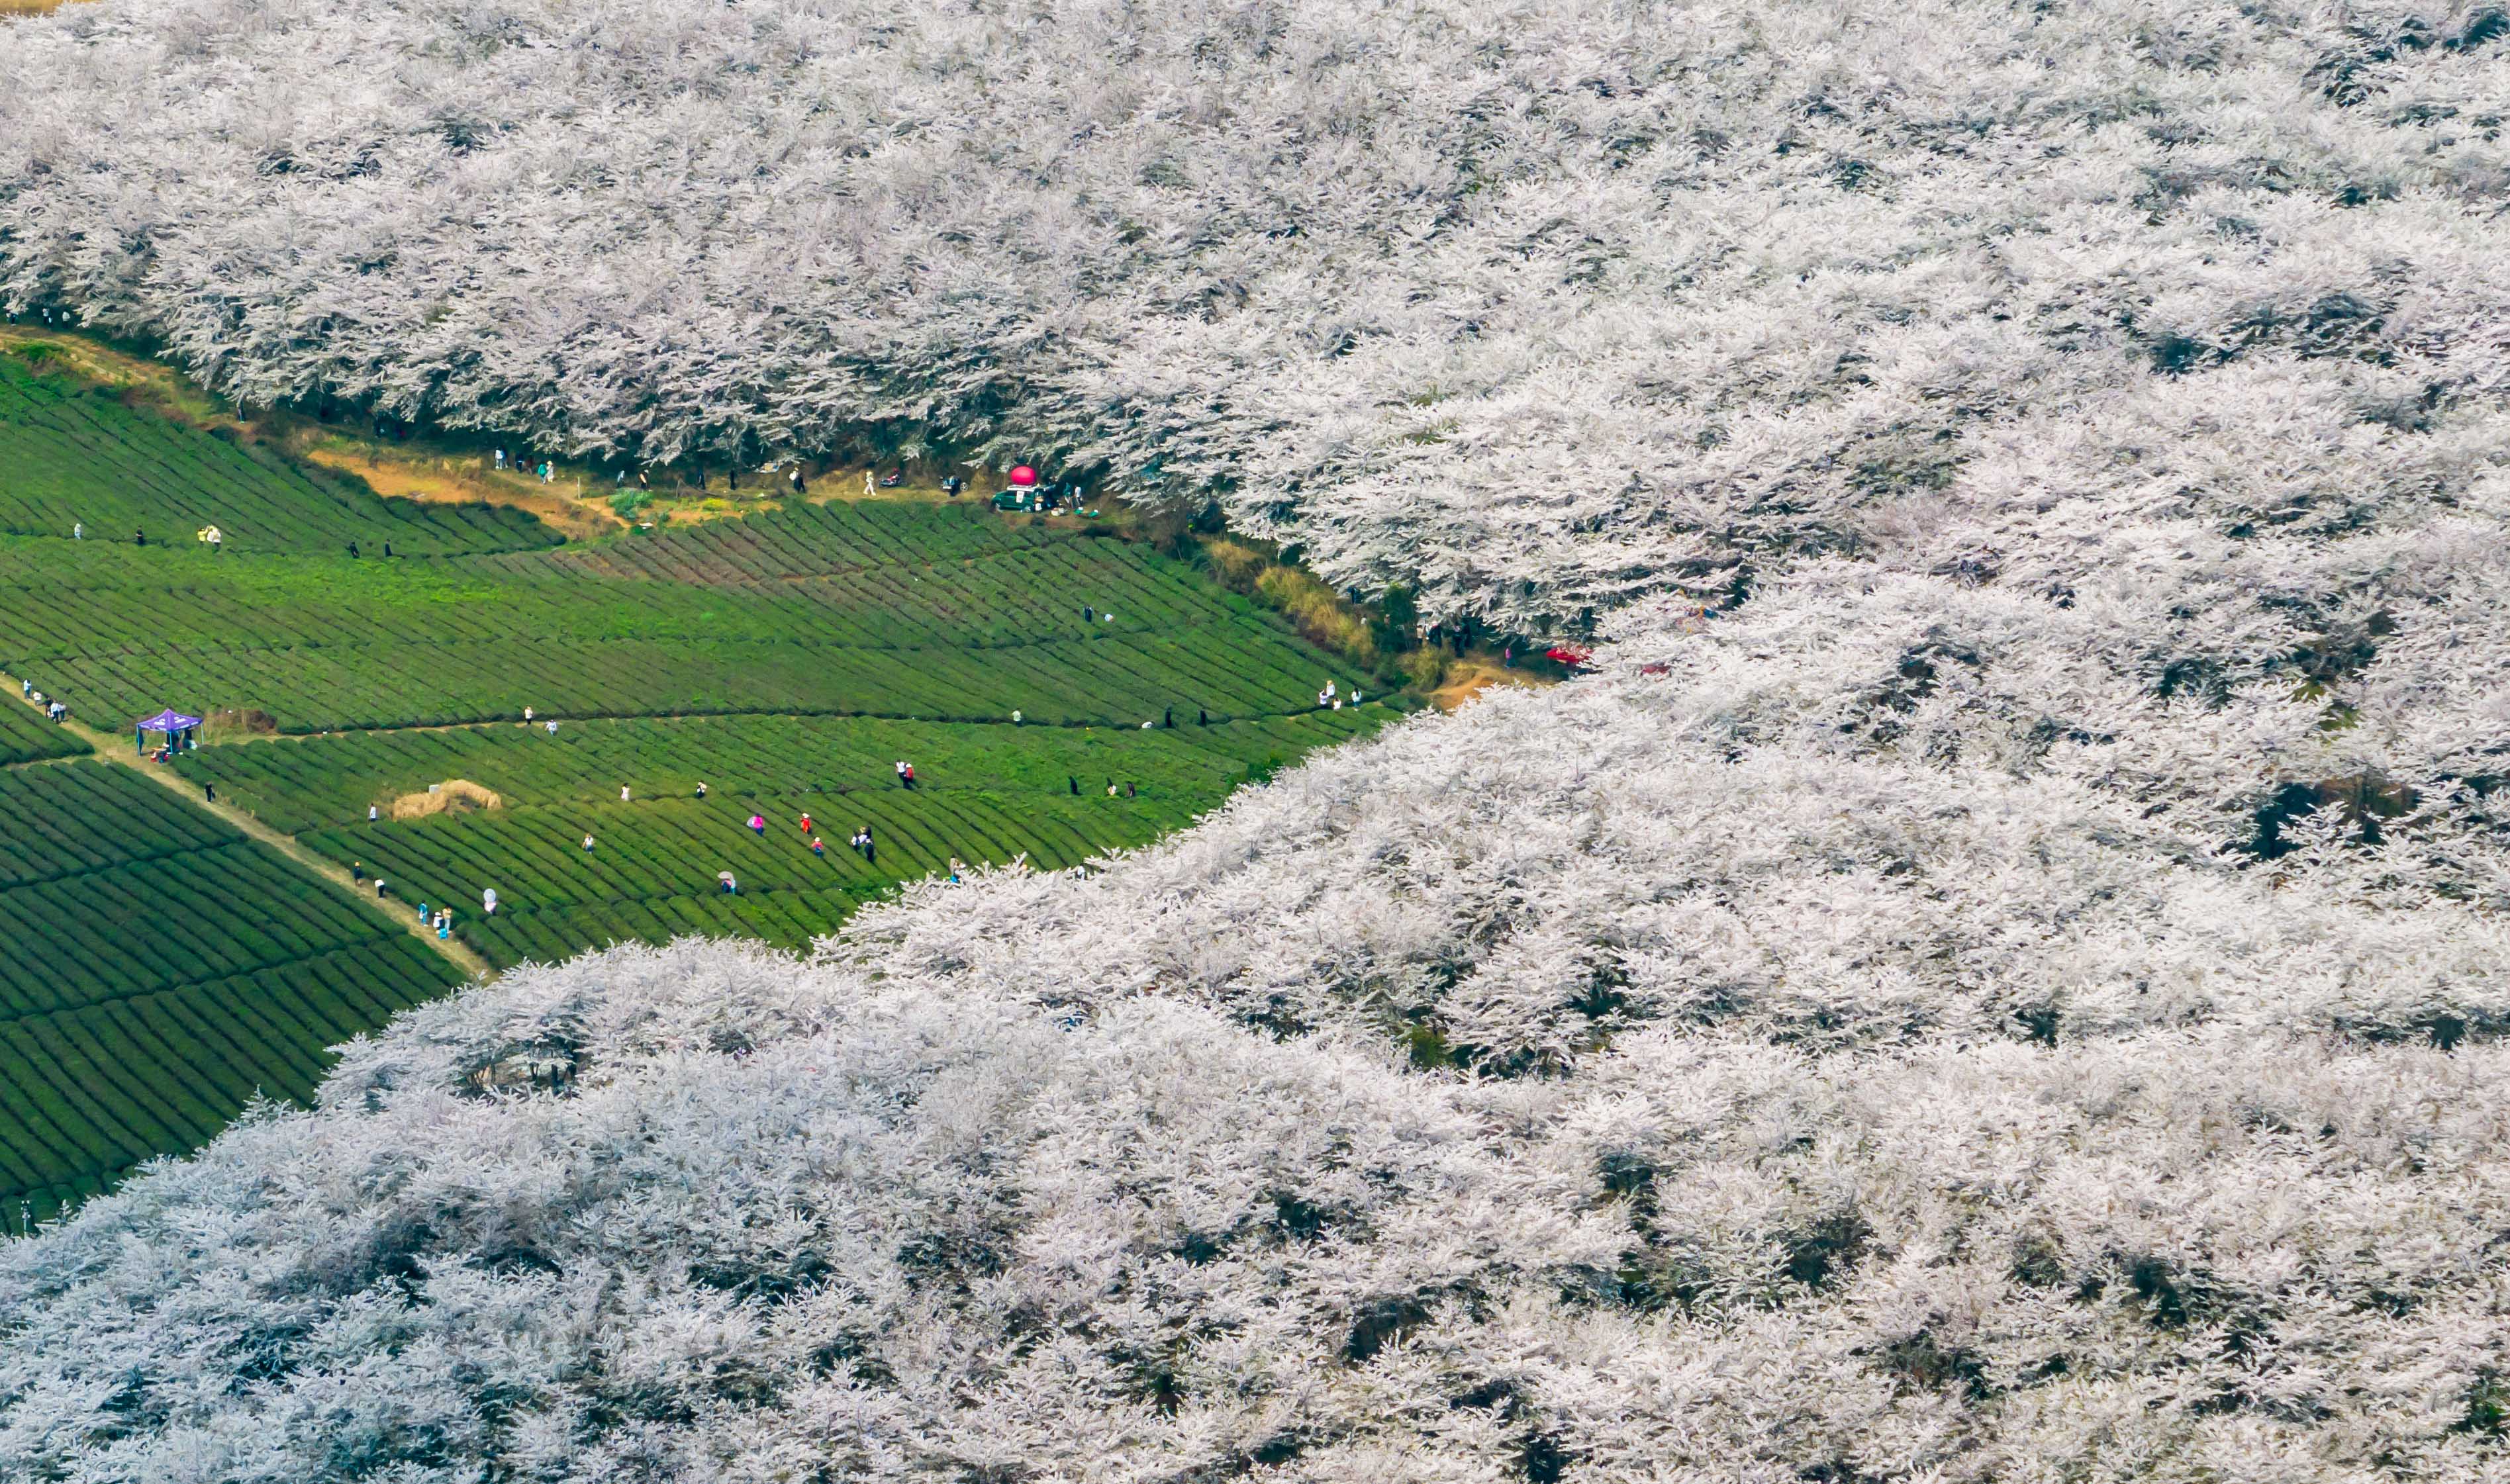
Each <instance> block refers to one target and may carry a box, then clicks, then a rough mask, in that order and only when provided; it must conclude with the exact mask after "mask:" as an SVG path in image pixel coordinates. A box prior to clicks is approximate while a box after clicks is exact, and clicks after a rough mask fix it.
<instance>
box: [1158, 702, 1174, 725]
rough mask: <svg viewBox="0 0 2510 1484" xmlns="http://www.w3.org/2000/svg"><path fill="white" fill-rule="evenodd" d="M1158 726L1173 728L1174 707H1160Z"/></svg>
mask: <svg viewBox="0 0 2510 1484" xmlns="http://www.w3.org/2000/svg"><path fill="white" fill-rule="evenodd" d="M1175 725H1176V707H1174V706H1162V707H1161V708H1160V726H1163V727H1173V726H1175Z"/></svg>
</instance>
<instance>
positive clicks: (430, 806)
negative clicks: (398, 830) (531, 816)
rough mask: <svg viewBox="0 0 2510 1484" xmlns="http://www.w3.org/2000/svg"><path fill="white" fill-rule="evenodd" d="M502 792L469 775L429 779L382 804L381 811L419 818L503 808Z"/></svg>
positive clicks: (400, 817)
mask: <svg viewBox="0 0 2510 1484" xmlns="http://www.w3.org/2000/svg"><path fill="white" fill-rule="evenodd" d="M505 807H506V797H505V795H503V794H501V793H499V792H497V790H495V789H494V788H490V787H488V786H486V785H485V784H481V783H475V782H473V781H471V780H469V779H446V780H444V781H443V782H441V783H430V784H428V785H427V787H426V788H425V789H423V790H421V791H420V792H417V793H405V794H402V795H401V796H400V797H399V798H397V799H395V800H393V801H392V802H391V803H389V804H386V805H385V806H384V814H385V815H386V816H387V817H388V818H395V819H423V818H427V817H428V816H429V815H443V814H474V813H476V812H477V811H479V810H483V809H503V808H505Z"/></svg>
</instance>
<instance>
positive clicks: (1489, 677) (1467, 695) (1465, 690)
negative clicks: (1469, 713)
mask: <svg viewBox="0 0 2510 1484" xmlns="http://www.w3.org/2000/svg"><path fill="white" fill-rule="evenodd" d="M1550 683H1551V682H1550V681H1548V680H1546V679H1544V678H1543V677H1542V676H1540V675H1529V674H1527V673H1525V672H1524V671H1523V670H1513V669H1509V668H1508V667H1506V666H1503V665H1501V664H1500V663H1499V662H1498V661H1496V660H1492V659H1490V658H1488V657H1486V656H1482V655H1466V656H1464V658H1463V659H1461V660H1449V661H1448V662H1447V674H1446V678H1445V680H1444V681H1443V682H1441V683H1440V684H1439V686H1438V688H1437V689H1436V690H1433V691H1431V692H1429V704H1432V705H1434V706H1436V707H1437V708H1438V709H1439V710H1441V711H1452V710H1454V709H1456V708H1457V707H1458V706H1461V705H1463V704H1464V703H1465V702H1467V701H1470V700H1472V699H1473V698H1474V697H1475V696H1478V695H1480V694H1481V693H1482V692H1484V691H1486V690H1489V689H1490V688H1491V687H1492V686H1494V685H1523V686H1538V685H1548V684H1550Z"/></svg>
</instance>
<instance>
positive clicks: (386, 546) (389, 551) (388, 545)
mask: <svg viewBox="0 0 2510 1484" xmlns="http://www.w3.org/2000/svg"><path fill="white" fill-rule="evenodd" d="M384 554H385V555H386V556H390V555H391V554H392V543H391V542H389V541H387V542H385V543H384Z"/></svg>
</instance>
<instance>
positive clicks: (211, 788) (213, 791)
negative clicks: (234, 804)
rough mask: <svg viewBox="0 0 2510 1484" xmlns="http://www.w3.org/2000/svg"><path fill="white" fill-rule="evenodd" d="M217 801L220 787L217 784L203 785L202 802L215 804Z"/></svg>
mask: <svg viewBox="0 0 2510 1484" xmlns="http://www.w3.org/2000/svg"><path fill="white" fill-rule="evenodd" d="M217 801H218V785H217V784H215V783H203V784H202V785H201V802H202V803H204V804H214V803H216V802H217Z"/></svg>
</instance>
